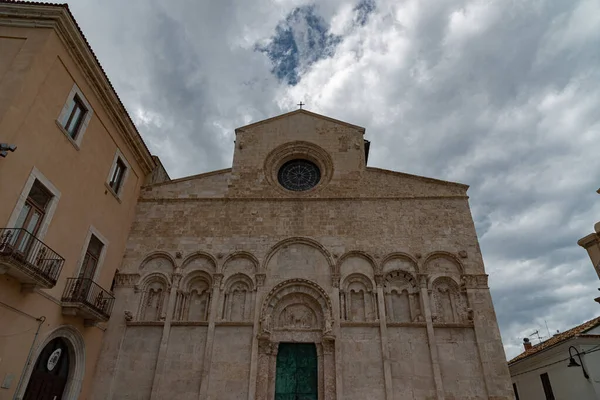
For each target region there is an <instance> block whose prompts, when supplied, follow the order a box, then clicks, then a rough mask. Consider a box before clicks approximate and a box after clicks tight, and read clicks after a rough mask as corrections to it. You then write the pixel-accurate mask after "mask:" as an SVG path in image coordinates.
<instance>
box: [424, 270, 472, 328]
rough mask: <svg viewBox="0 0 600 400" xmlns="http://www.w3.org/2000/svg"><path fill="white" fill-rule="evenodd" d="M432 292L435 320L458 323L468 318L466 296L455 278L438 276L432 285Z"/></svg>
mask: <svg viewBox="0 0 600 400" xmlns="http://www.w3.org/2000/svg"><path fill="white" fill-rule="evenodd" d="M432 294H433V305H434V307H433V308H434V312H433V317H434V321H435V322H438V323H458V322H464V321H465V320H466V319H467V304H466V297H465V296H464V294H463V293H461V292H460V290H459V286H458V284H457V283H456V281H454V279H452V278H449V277H440V278H437V279H436V280H435V281H434V282H433V285H432Z"/></svg>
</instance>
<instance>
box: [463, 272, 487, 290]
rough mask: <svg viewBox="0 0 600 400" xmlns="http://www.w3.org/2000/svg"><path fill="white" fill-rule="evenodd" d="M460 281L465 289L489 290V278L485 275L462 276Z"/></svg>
mask: <svg viewBox="0 0 600 400" xmlns="http://www.w3.org/2000/svg"><path fill="white" fill-rule="evenodd" d="M460 281H461V287H462V288H464V289H488V276H487V275H485V274H482V275H462V276H461V277H460Z"/></svg>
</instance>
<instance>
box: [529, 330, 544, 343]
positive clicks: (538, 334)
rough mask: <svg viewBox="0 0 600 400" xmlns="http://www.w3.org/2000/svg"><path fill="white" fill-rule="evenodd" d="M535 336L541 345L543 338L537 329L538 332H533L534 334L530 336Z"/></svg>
mask: <svg viewBox="0 0 600 400" xmlns="http://www.w3.org/2000/svg"><path fill="white" fill-rule="evenodd" d="M533 335H536V336H537V338H538V340H539V341H540V343H542V336H540V331H538V330H537V329H536V331H535V332H533V333H532V334H531V335H529V336H533Z"/></svg>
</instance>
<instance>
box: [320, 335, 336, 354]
mask: <svg viewBox="0 0 600 400" xmlns="http://www.w3.org/2000/svg"><path fill="white" fill-rule="evenodd" d="M321 344H322V345H323V354H333V353H335V341H333V340H331V339H325V338H323V342H322V343H321Z"/></svg>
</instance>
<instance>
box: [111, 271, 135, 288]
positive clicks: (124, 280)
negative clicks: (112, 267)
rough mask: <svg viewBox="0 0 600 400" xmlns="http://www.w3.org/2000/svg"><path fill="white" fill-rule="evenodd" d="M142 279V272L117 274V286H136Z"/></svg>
mask: <svg viewBox="0 0 600 400" xmlns="http://www.w3.org/2000/svg"><path fill="white" fill-rule="evenodd" d="M139 280H140V274H116V275H115V287H134V286H135V284H136V282H138V281H139Z"/></svg>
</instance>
